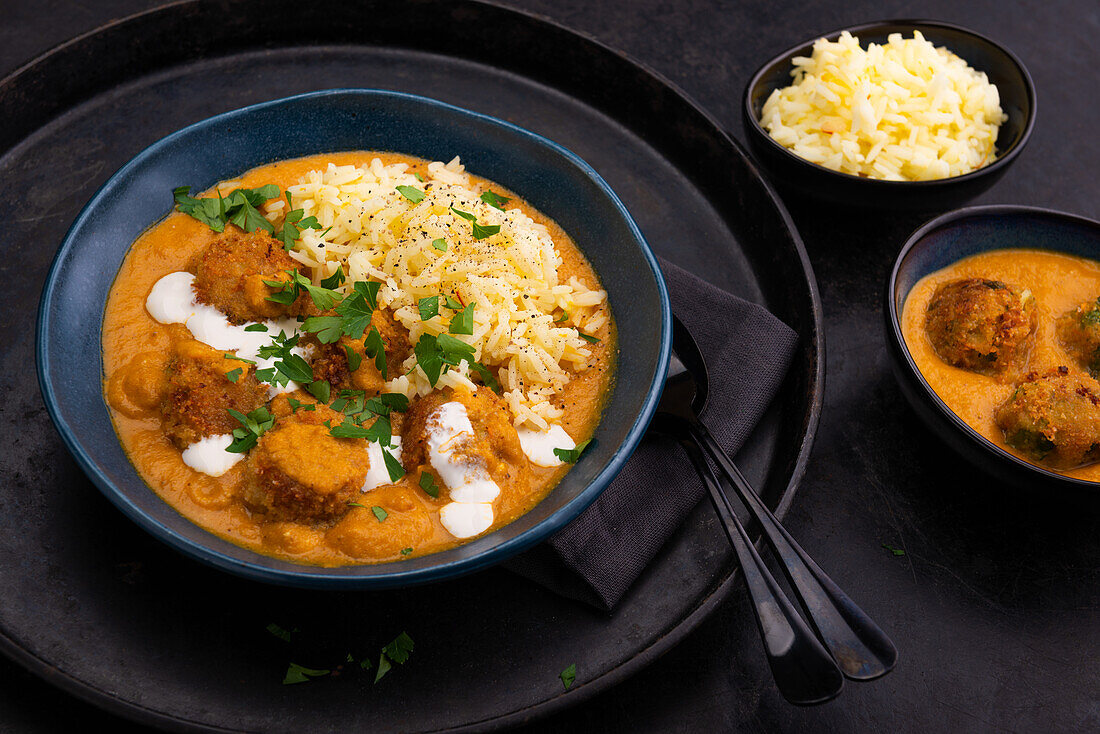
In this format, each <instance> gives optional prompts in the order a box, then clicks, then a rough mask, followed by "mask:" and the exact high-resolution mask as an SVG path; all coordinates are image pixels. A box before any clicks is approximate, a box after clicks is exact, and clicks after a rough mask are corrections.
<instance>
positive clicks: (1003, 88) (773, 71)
mask: <svg viewBox="0 0 1100 734" xmlns="http://www.w3.org/2000/svg"><path fill="white" fill-rule="evenodd" d="M914 30H917V31H920V32H921V33H922V34H923V35H924V37H925V38H927V39H928V40H929V41H931V42H932V43H934V44H935V45H937V46H945V47H946V48H947V49H948V50H950V51H952V52H953V53H955V54H956V55H958V56H960V57H962V58H963V59H964V60H966V62H967V63H968V64H970V66H972V67H973V68H974V69H977V70H978V71H984V72H985V73H986V75H987V76H988V77H989V81H991V82H993V83H994V84H996V85H997V91H998V93H999V94H1000V98H1001V109H1003V110H1004V112H1005V114H1007V115H1008V120H1007V121H1005V122H1004V123H1003V124H1002V125H1001V128H1000V130H999V131H998V134H997V147H996V153H997V157H996V159H995V160H994V161H993V162H992V163H990V164H989V165H988V166H985V167H983V168H979V169H978V170H976V171H972V172H971V173H967V174H964V175H962V176H953V177H951V178H944V179H937V180H934V181H883V180H880V179H873V178H863V177H860V176H854V175H852V174H849V173H840V172H838V171H833V170H832V169H829V168H825V167H824V166H819V165H818V164H816V163H810V162H809V161H807V160H806V159H804V158H801V157H799V156H797V155H795V154H794V153H793V152H791V151H790V150H788V149H787V148H785V147H783V146H782V145H780V144H779V143H777V142H776V141H775V140H773V139H772V137H771V136H770V135H768V132H767V131H766V130H765V129H764V128H763V127H762V126H761V125H760V115H761V112H762V110H763V107H764V102H765V101H767V99H768V96H769V95H770V94H771V93H772V92H773V91H774V90H776V89H781V88H783V87H786V86H789V85H790V83H791V76H790V72H791V70H792V69H793V68H794V66H793V64H792V63H791V59H793V58H794V57H795V56H809V55H811V53H812V52H813V45H814V42H815V41H817V40H818V39H819V38H821V37H822V36H820V35H819V36H815V37H814V38H811V39H809V40H808V41H806V42H804V43H801V44H799V45H798V46H795V47H794V48H791V49H788V50H787V51H784V52H783V53H781V54H779V55H778V56H776V57H775V58H774V59H772V60H771V61H769V62H768V63H766V64H764V65H763V66H762V67H760V69H759V70H758V71H757V72H756V73H755V74H753V76H752V79H751V80H750V81H749V84H748V86H747V87H746V88H745V98H744V104H743V105H742V113H743V114H744V117H745V130H746V131H747V135H748V139H749V146H750V147H751V149H752V151H753V155H754V156H755V157H756V159H757V160H758V161H760V162H761V164H762V165H763V166H764V168H765V169H767V170H768V172H769V174H770V176H771V178H772V180H773V181H774V182H775V183H776V184H777V186H778V187H779V188H780V189H783V190H790V191H794V192H796V193H798V194H800V195H804V196H808V197H811V198H815V199H824V200H826V201H829V202H833V203H839V204H842V205H847V206H856V207H870V208H884V209H887V208H889V209H894V208H904V209H908V210H922V211H934V210H940V209H945V208H949V207H952V206H957V205H958V204H960V203H962V202H964V201H966V200H968V199H971V198H973V197H975V196H977V195H978V194H980V193H982V192H983V191H985V190H986V189H988V188H989V187H990V186H992V185H993V184H994V183H995V182H996V181H997V180H998V179H999V178H1000V177H1001V176H1002V175H1003V174H1004V172H1005V169H1007V168H1008V166H1009V164H1010V163H1012V161H1013V160H1015V159H1016V156H1017V155H1019V153H1020V151H1021V150H1022V149H1023V147H1024V145H1026V144H1027V141H1028V138H1029V137H1031V129H1032V127H1034V125H1035V85H1034V84H1033V83H1032V81H1031V75H1030V74H1028V72H1027V69H1025V68H1024V65H1023V64H1022V63H1021V62H1020V60H1019V59H1018V58H1016V56H1015V55H1014V54H1013V53H1012V52H1011V51H1009V50H1008V49H1007V48H1005V47H1004V46H1001V45H1000V44H998V43H996V42H994V41H992V40H990V39H989V38H986V37H985V36H983V35H981V34H979V33H975V32H974V31H971V30H967V29H966V28H961V27H959V26H957V25H951V24H950V23H940V22H938V21H930V20H887V21H877V22H874V23H865V24H863V25H857V26H852V27H850V28H842V29H840V30H836V31H833V32H831V33H826V34H824V37H825V38H828V39H829V40H836V39H837V38H839V37H840V34H841V33H843V32H844V31H848V32H849V33H851V34H852V35H853V36H857V37H858V38H859V42H860V45H861V46H863V47H864V48H866V46H867V44H868V43H872V42H873V43H879V44H882V43H885V42H886V39H887V36H889V35H890V34H891V33H901V34H902V35H903V36H905V37H907V38H911V37H912V36H913V31H914Z"/></svg>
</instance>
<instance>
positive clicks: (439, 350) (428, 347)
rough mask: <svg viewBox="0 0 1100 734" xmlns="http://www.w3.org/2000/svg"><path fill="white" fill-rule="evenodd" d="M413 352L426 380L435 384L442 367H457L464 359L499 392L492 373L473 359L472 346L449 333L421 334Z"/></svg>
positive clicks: (498, 385) (485, 381)
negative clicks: (437, 334)
mask: <svg viewBox="0 0 1100 734" xmlns="http://www.w3.org/2000/svg"><path fill="white" fill-rule="evenodd" d="M413 354H414V355H416V363H417V365H418V366H419V367H420V369H421V370H422V371H423V372H424V376H425V377H426V378H428V382H430V383H431V384H432V386H434V385H435V383H436V382H438V381H439V376H440V375H441V374H443V371H444V369H448V368H450V367H457V366H458V365H459V364H461V363H462V362H463V361H464V360H465V362H466V364H468V365H469V366H470V369H471V370H473V371H474V372H476V373H477V374H478V375H480V376H481V379H482V381H483V382H484V383H485V384H486V385H488V386H489V387H490V388H491V389H492V390H494V391H495V392H497V393H499V392H500V383H499V382H498V381H497V379H496V377H494V376H493V373H492V372H491V371H490V370H489V368H488V367H486V366H485V365H483V364H481V363H479V362H475V361H474V358H473V357H474V348H473V347H472V346H470V345H469V344H467V343H466V342H464V341H462V340H461V339H457V338H455V337H453V336H451V335H450V334H440V335H439V336H433V335H432V334H421V335H420V339H419V340H418V341H417V342H416V344H415V345H414V346H413Z"/></svg>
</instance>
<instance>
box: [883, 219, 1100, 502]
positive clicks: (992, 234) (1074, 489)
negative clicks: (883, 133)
mask: <svg viewBox="0 0 1100 734" xmlns="http://www.w3.org/2000/svg"><path fill="white" fill-rule="evenodd" d="M1017 248H1027V249H1032V250H1051V251H1053V252H1059V253H1064V254H1067V255H1075V256H1077V257H1086V258H1089V259H1092V260H1100V222H1096V221H1093V220H1091V219H1085V218H1084V217H1078V216H1075V215H1073V214H1065V213H1063V212H1057V211H1053V210H1050V209H1038V208H1035V207H1026V206H975V207H969V208H966V209H959V210H957V211H954V212H949V213H947V214H944V215H943V216H941V217H937V218H936V219H933V220H932V221H930V222H928V223H927V224H925V225H924V226H922V227H921V228H919V229H918V230H917V231H916V232H914V233H913V234H912V236H910V237H909V239H908V241H906V243H905V246H904V247H902V248H901V253H899V254H898V259H897V261H896V262H895V263H894V269H893V271H892V272H891V273H890V279H889V281H888V282H887V285H886V303H885V307H884V308H883V314H884V315H885V317H886V344H887V346H888V349H889V353H890V364H891V367H892V368H893V371H894V376H895V377H896V378H897V381H898V384H899V385H900V386H901V392H902V394H903V395H905V398H906V400H908V401H909V404H910V405H912V406H913V410H914V411H916V413H917V415H918V416H919V417H920V418H921V420H923V421H924V422H925V424H927V425H928V427H929V428H930V429H931V430H932V431H933V432H934V433H935V434H936V435H938V436H940V437H941V438H942V439H943V440H944V441H945V442H946V443H947V444H948V446H950V447H951V448H953V449H954V450H955V451H957V452H958V453H959V454H960V455H961V456H962V457H963V458H964V459H966V460H967V461H969V462H970V463H972V464H974V465H975V466H977V467H978V468H980V469H982V470H984V471H986V472H987V473H989V474H991V475H993V476H994V477H996V478H997V479H999V480H1001V481H1002V482H1004V483H1006V484H1008V485H1011V486H1015V487H1018V488H1022V489H1033V490H1043V491H1046V490H1050V491H1058V492H1059V493H1060V494H1061V495H1068V496H1076V497H1077V498H1078V499H1088V500H1092V501H1096V500H1100V483H1098V482H1089V481H1084V480H1082V479H1074V478H1072V477H1067V476H1063V475H1062V474H1058V473H1056V472H1052V471H1048V470H1047V469H1043V468H1041V467H1038V466H1036V465H1034V464H1029V463H1028V462H1026V461H1024V460H1023V459H1020V458H1018V457H1016V456H1013V455H1012V454H1010V453H1008V452H1007V451H1005V450H1004V449H1002V448H1001V447H999V446H997V445H996V444H994V443H992V442H991V441H989V440H988V439H987V438H985V437H984V436H982V435H981V434H979V433H978V432H977V431H975V430H974V429H973V428H971V427H970V426H968V425H967V424H966V423H965V422H963V420H962V419H961V418H959V417H958V416H957V415H955V413H954V412H952V410H951V409H950V408H949V407H947V404H946V403H944V402H943V400H941V399H940V397H939V395H937V394H936V393H935V391H934V390H933V389H932V387H931V385H929V384H928V382H927V381H926V380H925V379H924V376H923V375H922V374H921V372H920V370H919V369H918V368H917V365H916V362H914V361H913V355H912V354H910V352H909V347H908V346H907V345H906V344H905V338H904V337H903V336H902V332H901V318H900V316H901V312H902V308H903V307H904V305H905V299H906V298H907V297H908V295H909V292H910V291H911V290H912V288H913V286H914V285H915V284H916V283H917V281H919V280H920V279H921V278H923V277H924V276H926V275H928V274H929V273H933V272H935V271H937V270H940V269H941V268H944V267H947V266H948V265H950V264H951V263H954V262H956V261H958V260H961V259H962V258H964V257H969V256H971V255H976V254H978V253H981V252H989V251H991V250H1005V249H1017ZM1067 490H1069V491H1067Z"/></svg>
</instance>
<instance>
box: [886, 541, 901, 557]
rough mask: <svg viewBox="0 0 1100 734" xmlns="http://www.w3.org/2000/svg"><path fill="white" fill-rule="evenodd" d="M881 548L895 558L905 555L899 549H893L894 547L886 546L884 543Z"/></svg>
mask: <svg viewBox="0 0 1100 734" xmlns="http://www.w3.org/2000/svg"><path fill="white" fill-rule="evenodd" d="M882 547H883V548H885V549H886V550H888V551H890V552H891V553H893V554H894V555H895V556H904V555H905V551H903V550H902V549H901V548H895V547H894V546H892V545H886V544H885V543H883V544H882Z"/></svg>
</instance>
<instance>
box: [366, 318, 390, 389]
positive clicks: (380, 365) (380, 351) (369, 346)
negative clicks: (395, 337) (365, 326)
mask: <svg viewBox="0 0 1100 734" xmlns="http://www.w3.org/2000/svg"><path fill="white" fill-rule="evenodd" d="M363 351H364V352H366V354H367V356H368V357H370V358H371V359H373V360H374V366H375V367H376V368H377V369H378V373H379V374H380V375H382V378H383V379H385V377H386V343H385V342H384V341H382V335H381V334H379V333H378V327H377V326H372V327H370V332H369V333H368V334H367V338H366V340H365V341H364V342H363Z"/></svg>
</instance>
